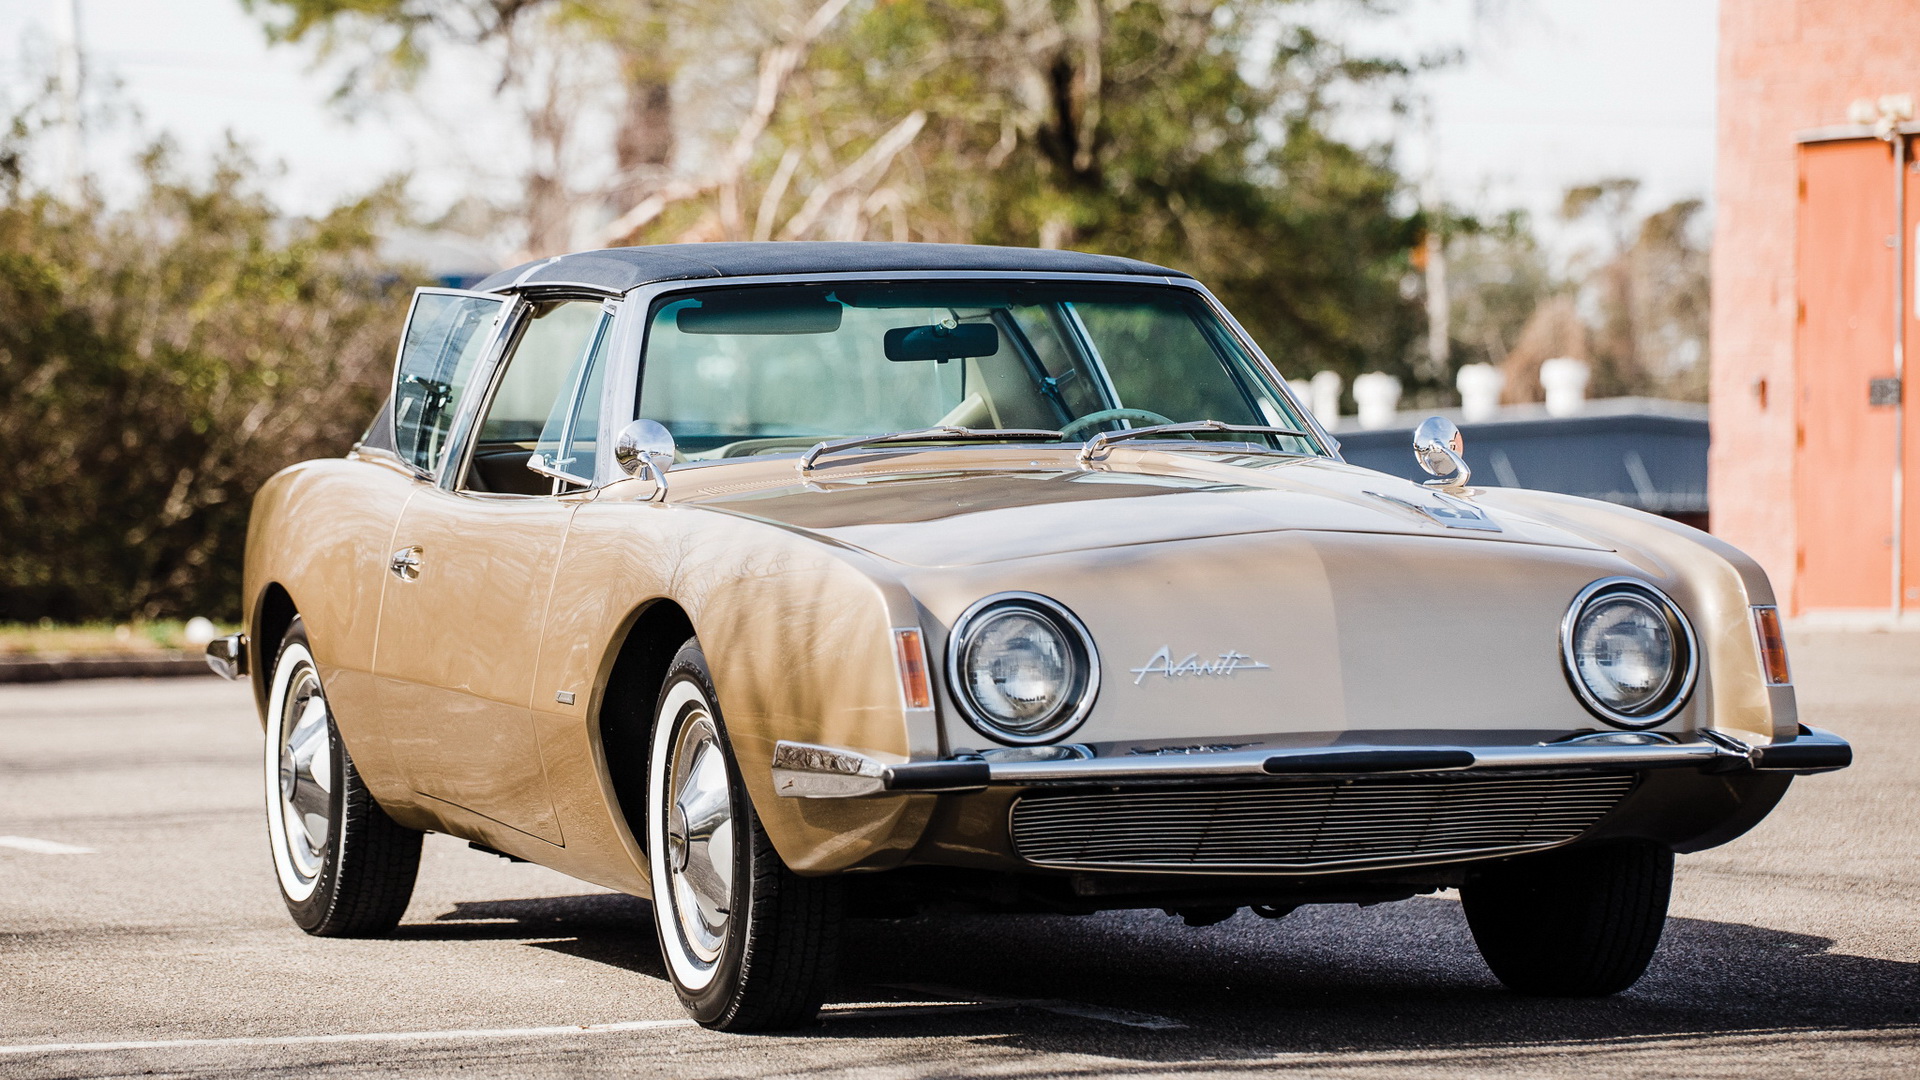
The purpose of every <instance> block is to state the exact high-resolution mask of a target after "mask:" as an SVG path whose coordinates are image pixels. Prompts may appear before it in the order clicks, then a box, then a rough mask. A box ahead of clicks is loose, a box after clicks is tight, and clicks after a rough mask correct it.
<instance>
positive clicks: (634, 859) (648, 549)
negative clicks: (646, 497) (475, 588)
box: [534, 485, 943, 874]
mask: <svg viewBox="0 0 1920 1080" xmlns="http://www.w3.org/2000/svg"><path fill="white" fill-rule="evenodd" d="M616 487H618V485H616ZM622 494H623V493H622V492H619V491H616V490H613V489H609V495H608V496H604V497H602V498H599V499H596V500H594V501H593V502H592V503H589V504H588V505H585V506H582V507H581V508H580V510H579V512H578V513H577V514H576V515H575V518H574V521H573V528H572V531H571V533H570V535H569V538H568V542H567V549H566V552H565V555H564V558H563V565H562V567H561V568H560V569H559V572H558V573H557V574H556V578H555V582H554V591H553V598H552V603H551V607H550V608H549V611H550V614H549V618H548V628H547V632H546V633H545V634H544V635H543V638H544V641H545V642H546V643H547V644H546V646H545V648H546V649H548V650H551V652H550V655H543V657H542V660H541V664H540V671H541V674H540V686H539V687H538V688H536V691H535V694H534V698H535V700H534V709H535V714H536V717H538V718H540V721H541V728H542V745H543V748H548V749H552V750H554V751H555V754H554V756H553V757H552V758H550V759H549V760H550V761H559V762H562V764H560V765H559V766H558V768H556V769H555V773H556V775H553V776H551V777H550V779H551V781H552V783H553V785H554V789H555V793H556V799H557V800H558V801H561V802H564V803H567V804H570V805H568V806H566V807H564V808H563V810H562V813H563V817H564V818H571V819H574V820H581V819H585V818H592V819H593V820H594V822H595V823H596V824H598V825H599V826H600V827H599V828H593V829H590V830H588V832H589V833H591V834H594V835H595V839H593V840H589V841H587V842H588V843H589V844H590V845H595V846H598V847H600V848H601V850H603V851H604V852H605V854H606V855H608V856H612V855H613V854H614V852H613V851H612V850H611V849H612V847H613V846H615V845H617V846H618V847H619V848H620V849H622V850H623V853H624V856H623V857H624V858H625V859H627V860H629V861H630V862H631V864H632V866H633V868H634V869H636V870H640V872H641V873H644V870H642V869H640V868H643V867H644V865H645V861H644V857H643V855H642V853H641V851H640V848H639V846H638V844H637V842H636V841H635V839H634V837H633V835H632V833H634V832H638V831H639V830H640V828H641V823H640V822H637V821H635V822H631V823H627V822H625V821H624V819H623V817H622V814H621V811H620V809H619V804H618V800H617V798H616V797H615V795H614V784H613V778H612V777H611V776H610V775H609V774H608V773H607V768H608V766H607V764H606V755H605V753H604V750H603V748H601V747H600V745H599V740H600V728H599V724H598V721H597V718H598V716H599V710H600V707H601V705H602V703H603V702H604V701H605V698H606V687H607V682H608V680H609V679H610V678H611V677H612V673H613V669H614V662H615V660H617V658H618V654H619V651H620V647H621V644H622V638H623V634H624V630H625V628H626V627H627V626H629V625H631V623H632V615H633V613H634V612H635V611H638V610H640V609H642V608H645V607H647V606H648V605H650V604H651V603H654V602H656V601H657V600H660V599H668V600H671V601H673V602H674V603H676V604H678V605H679V606H680V608H681V609H682V610H684V611H685V612H686V613H687V616H688V618H689V619H690V620H691V621H692V623H693V627H694V632H695V634H696V636H697V637H698V638H699V640H700V644H701V647H702V650H703V651H704V652H705V654H706V658H707V663H708V666H709V668H710V669H711V671H712V675H713V682H714V688H715V690H716V691H717V692H718V694H719V698H720V700H719V703H718V704H719V706H720V711H721V714H722V716H723V718H724V720H725V723H726V728H727V734H728V738H729V740H730V742H731V744H732V747H733V751H734V756H735V759H736V761H737V762H738V764H739V768H740V773H741V777H742V780H743V782H744V783H745V785H746V789H747V793H748V796H749V798H750V799H751V800H752V802H753V806H754V810H755V812H756V813H757V814H758V816H759V818H760V821H761V824H762V826H763V827H764V828H765V829H766V831H767V835H768V837H769V839H771V840H772V842H773V845H774V848H775V849H776V850H777V851H778V852H779V853H780V856H781V858H782V859H784V860H785V861H786V863H787V865H788V866H789V867H791V868H793V869H794V870H795V871H797V872H800V873H810V874H811V873H830V872H836V871H843V870H849V869H854V868H880V867H885V866H891V865H894V864H897V863H898V862H900V861H901V860H903V859H904V858H905V857H906V855H907V853H908V852H909V851H910V850H911V849H912V848H913V846H914V844H916V843H917V842H918V841H919V838H920V835H921V833H922V832H923V831H924V829H925V826H926V822H927V820H928V817H929V816H930V814H931V812H932V807H933V802H934V800H933V798H932V797H931V796H925V795H905V796H897V797H889V798H880V799H871V800H857V801H838V802H835V803H822V802H817V801H814V800H807V799H783V798H780V797H778V796H777V795H776V794H775V793H774V789H773V776H772V764H773V753H774V746H775V744H776V743H777V742H779V741H781V740H789V741H801V742H813V743H825V744H828V745H835V746H847V747H854V748H858V749H860V750H861V751H862V752H863V753H867V754H870V755H872V756H874V757H876V758H878V759H882V760H887V761H894V762H905V761H909V760H914V759H928V758H937V757H939V756H940V755H941V753H942V751H943V747H942V746H941V743H940V730H939V725H938V723H937V720H936V717H935V716H934V714H933V712H932V711H931V710H908V709H906V708H905V703H904V701H903V699H902V694H901V688H900V677H899V674H898V668H897V666H896V662H895V658H894V650H893V628H894V627H918V626H919V614H918V610H917V608H916V606H915V604H914V602H913V599H912V598H911V597H910V596H909V595H908V593H907V591H906V590H905V589H904V588H903V587H902V586H901V585H900V584H899V583H898V582H897V581H896V580H894V579H893V577H892V576H891V575H890V574H889V573H888V571H887V567H886V566H885V564H883V563H881V562H880V561H879V560H877V559H875V558H873V557H872V556H869V555H866V554H864V553H862V552H858V551H856V550H853V549H850V548H845V547H842V546H839V545H835V544H832V543H828V542H822V541H820V540H819V539H817V538H813V537H810V536H806V535H803V534H800V533H797V532H794V531H791V530H787V529H783V528H781V527H778V526H773V525H768V524H765V523H762V522H757V521H751V520H748V519H744V518H740V517H736V516H733V515H728V514H723V513H715V512H712V511H708V510H703V509H700V508H695V507H687V506H676V505H673V504H660V503H652V502H644V501H635V500H631V499H625V498H621V497H620V496H621V495H622ZM579 685H589V686H592V687H594V691H593V695H592V701H591V704H590V705H589V711H588V712H587V713H586V714H585V717H586V718H587V720H588V722H586V723H585V724H582V723H581V720H582V714H581V713H580V712H579V711H578V710H577V709H574V708H569V707H567V706H565V705H562V704H559V703H557V702H556V701H555V700H554V694H553V691H552V689H551V688H552V687H566V686H579ZM589 793H590V798H591V800H592V803H593V805H591V806H589V805H587V804H586V799H587V797H588V796H589ZM584 823H585V822H584V821H583V824H584ZM609 826H611V827H610V828H609ZM565 827H566V829H567V835H568V837H569V838H570V839H569V844H568V846H569V847H570V848H571V847H574V846H575V844H574V841H573V839H572V838H573V837H575V836H576V835H577V834H576V832H575V825H574V824H573V822H572V821H569V822H568V824H567V825H566V826H565Z"/></svg>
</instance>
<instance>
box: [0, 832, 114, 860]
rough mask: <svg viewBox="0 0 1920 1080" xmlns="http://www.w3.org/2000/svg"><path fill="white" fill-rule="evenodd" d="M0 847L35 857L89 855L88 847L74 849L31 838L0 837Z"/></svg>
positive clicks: (69, 846) (58, 843) (57, 843)
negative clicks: (24, 852) (31, 853)
mask: <svg viewBox="0 0 1920 1080" xmlns="http://www.w3.org/2000/svg"><path fill="white" fill-rule="evenodd" d="M0 847H10V848H18V849H20V850H21V851H31V852H33V853H34V854H36V855H91V854H93V849H92V848H90V847H75V846H74V845H72V844H62V843H60V842H58V841H55V840H35V839H34V838H33V837H31V836H0Z"/></svg>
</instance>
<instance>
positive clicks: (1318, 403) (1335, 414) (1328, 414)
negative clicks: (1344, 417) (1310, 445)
mask: <svg viewBox="0 0 1920 1080" xmlns="http://www.w3.org/2000/svg"><path fill="white" fill-rule="evenodd" d="M1341 384H1342V380H1341V378H1340V375H1339V373H1338V372H1334V371H1321V372H1317V373H1315V375H1314V376H1313V379H1312V381H1311V382H1309V383H1307V386H1308V388H1309V390H1308V399H1309V404H1308V407H1309V408H1311V409H1312V410H1313V418H1314V419H1315V420H1318V421H1320V422H1321V423H1322V424H1325V425H1327V426H1328V427H1332V426H1333V424H1334V421H1336V420H1339V419H1340V387H1341Z"/></svg>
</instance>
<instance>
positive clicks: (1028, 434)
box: [800, 427, 1067, 476]
mask: <svg viewBox="0 0 1920 1080" xmlns="http://www.w3.org/2000/svg"><path fill="white" fill-rule="evenodd" d="M1066 437H1067V436H1066V434H1065V433H1064V432H1059V431H1045V430H1041V429H1038V428H964V427H931V428H921V429H920V430H918V431H890V432H888V433H886V434H885V435H867V436H864V437H862V438H858V439H840V440H838V441H829V442H823V443H815V444H814V447H813V449H811V450H808V451H807V452H806V453H804V454H802V455H800V475H801V476H805V475H807V473H808V472H809V471H811V470H812V469H813V463H814V462H816V461H818V460H819V459H820V458H822V457H825V456H826V455H828V454H837V453H839V452H840V451H842V450H852V449H854V448H856V447H860V446H879V445H880V444H882V443H899V442H934V441H939V442H993V441H998V440H1000V439H1064V438H1066Z"/></svg>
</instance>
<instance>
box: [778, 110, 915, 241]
mask: <svg viewBox="0 0 1920 1080" xmlns="http://www.w3.org/2000/svg"><path fill="white" fill-rule="evenodd" d="M926 126H927V114H926V113H925V112H924V111H922V110H920V109H915V110H913V111H912V112H910V113H908V114H907V115H906V116H905V117H904V118H902V119H901V121H900V122H899V123H897V124H895V125H893V127H892V128H890V129H888V131H887V133H886V134H885V135H882V136H880V137H879V138H878V139H875V140H874V143H873V145H872V146H869V147H867V152H866V153H864V154H861V155H860V157H859V158H858V159H856V160H855V161H854V163H853V164H851V165H849V166H847V167H846V168H844V169H841V170H840V171H839V172H838V173H836V174H834V175H833V176H832V177H829V178H828V179H826V180H823V181H821V182H820V184H819V186H817V187H815V188H814V189H813V192H812V193H811V194H809V195H808V196H807V201H806V202H804V203H802V204H801V205H800V210H799V211H798V212H797V213H795V214H794V215H793V216H792V217H791V218H788V219H787V224H786V226H785V227H783V228H782V229H781V230H780V238H781V239H783V240H792V239H794V238H795V237H799V236H804V235H806V232H807V230H809V229H811V228H813V227H814V225H815V224H817V223H818V222H819V220H820V216H821V215H822V214H823V213H824V212H825V211H826V209H827V205H828V204H829V203H831V202H832V201H833V200H834V199H835V198H837V197H838V196H840V195H841V194H842V193H844V192H847V191H850V190H858V189H863V188H865V187H866V186H868V185H869V184H872V183H874V182H876V181H878V180H879V179H880V176H881V174H882V173H885V172H886V171H887V166H889V165H891V164H893V159H894V156H895V155H896V154H898V153H900V151H902V150H905V149H906V148H907V146H908V144H910V143H912V142H913V140H914V136H916V135H919V134H920V129H921V128H923V127H926Z"/></svg>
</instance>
